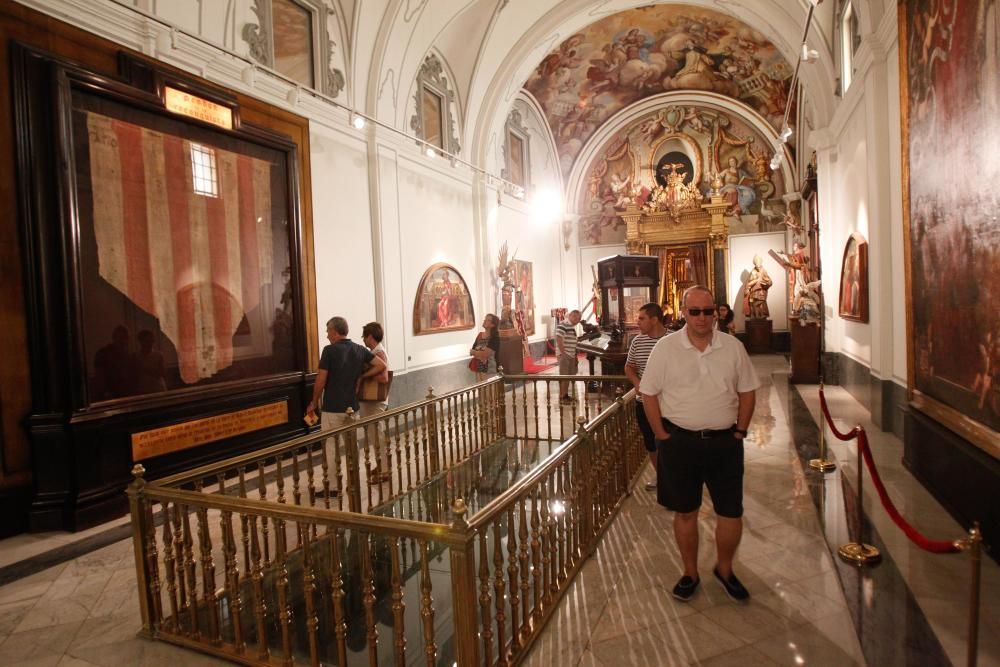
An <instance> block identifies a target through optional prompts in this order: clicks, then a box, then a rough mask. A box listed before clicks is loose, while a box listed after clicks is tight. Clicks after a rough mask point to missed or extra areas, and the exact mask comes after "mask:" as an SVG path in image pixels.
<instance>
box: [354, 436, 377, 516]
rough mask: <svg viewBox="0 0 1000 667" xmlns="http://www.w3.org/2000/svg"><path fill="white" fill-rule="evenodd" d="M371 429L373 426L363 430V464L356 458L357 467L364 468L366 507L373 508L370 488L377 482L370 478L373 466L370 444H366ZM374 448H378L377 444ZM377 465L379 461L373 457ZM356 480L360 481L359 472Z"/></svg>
mask: <svg viewBox="0 0 1000 667" xmlns="http://www.w3.org/2000/svg"><path fill="white" fill-rule="evenodd" d="M373 428H375V427H374V426H366V427H365V429H364V431H365V446H364V463H362V462H361V461H360V458H361V457H358V458H359V461H358V465H361V466H364V478H365V482H366V484H365V486H367V487H368V489H367V493H366V495H367V497H368V507H373V506H374V505H373V501H374V498H375V495H374V490H373V489H372V487H373V486H375V485H377V484H378V482H377V481H376V480H375V479H373V478H372V468H373V466H372V447H371V443H369V442H368V434H369V433H370V432H371V430H372V429H373ZM375 446H376V447H378V445H377V444H376V445H375ZM378 463H379V460H378V457H377V456H376V457H375V465H378ZM358 479H359V480H360V479H361V471H359V472H358Z"/></svg>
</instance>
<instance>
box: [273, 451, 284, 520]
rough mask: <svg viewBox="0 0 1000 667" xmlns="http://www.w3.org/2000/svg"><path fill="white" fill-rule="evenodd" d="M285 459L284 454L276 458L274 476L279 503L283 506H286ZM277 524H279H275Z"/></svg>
mask: <svg viewBox="0 0 1000 667" xmlns="http://www.w3.org/2000/svg"><path fill="white" fill-rule="evenodd" d="M283 458H285V455H284V454H283V453H279V454H278V455H277V456H275V457H274V475H275V478H276V479H275V482H276V483H277V485H278V502H279V503H280V504H282V505H284V504H285V471H284V468H283V467H282V465H281V460H282V459H283ZM275 523H276V524H277V522H275Z"/></svg>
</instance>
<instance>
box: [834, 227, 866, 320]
mask: <svg viewBox="0 0 1000 667" xmlns="http://www.w3.org/2000/svg"><path fill="white" fill-rule="evenodd" d="M838 303H839V304H840V307H839V309H838V312H839V315H840V317H842V318H843V319H845V320H853V321H854V322H867V321H868V241H866V240H865V237H863V236H861V234H858V233H856V232H855V233H854V234H851V236H850V237H849V238H848V239H847V243H846V244H844V256H843V258H842V259H841V261H840V299H839V301H838Z"/></svg>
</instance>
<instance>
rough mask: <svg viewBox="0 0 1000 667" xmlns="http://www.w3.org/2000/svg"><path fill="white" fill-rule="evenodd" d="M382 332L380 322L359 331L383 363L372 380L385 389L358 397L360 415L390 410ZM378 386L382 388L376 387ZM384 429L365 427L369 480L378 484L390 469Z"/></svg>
mask: <svg viewBox="0 0 1000 667" xmlns="http://www.w3.org/2000/svg"><path fill="white" fill-rule="evenodd" d="M383 336H384V332H383V330H382V325H381V324H379V323H378V322H369V323H368V324H366V325H365V326H364V328H363V329H362V330H361V341H362V342H363V343H364V344H365V346H366V347H367V348H368V349H369V350H371V352H372V354H374V355H375V356H376V357H378V358H379V359H381V360H382V361H384V362H385V364H386V367H385V370H383V371H382V373H380V374H379V375H376V376H375V378H374V379H375V381H376V382H378V384H379V385H385V389H384V391H378V393H377V396H378V398H376V399H375V400H366V398H367V397H362V396H360V395H359V396H358V398H359V399H360V400H359V401H358V402H359V403H360V405H361V410H360V412H361V418H362V419H364V418H366V417H372V416H374V415H378V414H381V413H383V412H385V411H386V410H388V409H389V383H390V381H391V374H390V371H389V358H388V356H387V355H386V353H385V347H384V346H383V345H382V338H383ZM379 389H381V387H379ZM384 435H385V431H384V429H381V428H379V424H377V423H375V424H369V425H367V426H365V448H366V449H368V451H369V452H370V453H371V454H372V455H373V458H372V463H373V464H374V465H373V466H372V467H371V468H370V469H369V470H368V483H369V484H381V483H383V482H388V481H389V480H390V479H392V471H391V470H390V468H389V442H388V438H384V437H383V436H384Z"/></svg>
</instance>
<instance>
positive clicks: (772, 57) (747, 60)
mask: <svg viewBox="0 0 1000 667" xmlns="http://www.w3.org/2000/svg"><path fill="white" fill-rule="evenodd" d="M793 70H794V65H791V64H789V63H788V61H787V60H786V59H785V58H784V56H783V55H782V54H781V51H780V50H779V49H778V48H777V47H776V46H775V45H774V44H773V43H771V41H770V40H768V39H767V38H766V37H765V36H764V35H763V34H762V33H761V32H759V31H757V30H755V29H753V28H751V27H750V26H748V25H747V24H745V23H743V22H742V21H740V20H738V19H735V18H733V17H731V16H729V15H727V14H721V13H719V12H716V11H713V10H710V9H702V8H699V7H692V6H690V5H656V6H649V7H639V8H636V9H630V10H627V11H623V12H618V13H616V14H613V15H611V16H607V17H605V18H602V19H600V20H599V21H596V22H595V23H592V24H590V25H588V26H586V27H585V28H583V29H582V30H580V31H579V32H576V33H574V34H572V35H570V36H569V37H567V38H566V39H565V40H563V41H562V42H561V43H560V44H559V45H558V46H557V47H556V48H555V49H553V50H552V51H550V52H549V53H548V54H547V55H546V56H545V57H544V58H543V59H542V61H541V63H539V65H538V67H536V68H535V71H534V72H532V74H531V76H530V77H529V78H528V80H527V81H526V82H525V83H524V87H525V88H526V89H527V90H528V92H530V93H531V94H532V95H533V96H534V97H535V99H537V100H538V103H539V104H540V105H541V107H542V109H544V111H545V117H546V119H547V120H548V122H549V126H550V128H551V129H552V134H553V136H554V137H556V141H557V142H558V144H559V151H560V162H561V165H562V168H563V171H564V172H568V171H569V170H570V169H572V167H573V161H574V160H575V158H576V156H577V154H578V153H579V152H580V149H581V148H582V147H583V146H584V145H585V144H586V143H587V141H588V140H589V139H590V137H591V136H592V135H593V134H594V132H596V131H597V130H598V129H599V128H600V126H601V125H603V124H604V122H605V121H606V120H607V119H609V118H611V117H612V116H613V115H614V114H616V113H617V112H618V111H620V110H621V109H623V108H625V107H627V106H629V105H631V104H633V103H635V102H638V101H639V100H641V99H643V98H646V97H649V96H651V95H657V94H659V93H663V92H669V91H672V90H701V91H707V92H714V93H719V94H721V95H725V96H727V97H732V98H734V99H738V100H740V101H742V102H743V103H744V104H746V105H747V106H749V107H751V108H752V109H754V110H755V111H757V112H758V113H759V114H760V115H762V116H763V117H764V118H765V119H766V120H767V121H768V122H769V123H770V124H771V125H772V126H773V127H775V128H776V129H778V130H780V128H781V124H782V118H783V115H784V112H785V105H786V102H787V100H788V92H789V86H790V83H791V77H792V72H793ZM794 118H795V117H794V116H792V120H793V121H794Z"/></svg>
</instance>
